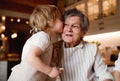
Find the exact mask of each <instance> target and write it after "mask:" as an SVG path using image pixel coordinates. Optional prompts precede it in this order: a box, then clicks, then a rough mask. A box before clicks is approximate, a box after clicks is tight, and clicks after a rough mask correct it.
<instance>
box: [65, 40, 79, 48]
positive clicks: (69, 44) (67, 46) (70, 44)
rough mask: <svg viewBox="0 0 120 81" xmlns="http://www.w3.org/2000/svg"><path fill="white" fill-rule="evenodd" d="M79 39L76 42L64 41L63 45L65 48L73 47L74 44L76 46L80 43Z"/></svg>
mask: <svg viewBox="0 0 120 81" xmlns="http://www.w3.org/2000/svg"><path fill="white" fill-rule="evenodd" d="M80 42H81V41H80V40H79V41H77V42H74V43H66V42H65V47H66V48H70V47H75V46H77V45H78V44H80Z"/></svg>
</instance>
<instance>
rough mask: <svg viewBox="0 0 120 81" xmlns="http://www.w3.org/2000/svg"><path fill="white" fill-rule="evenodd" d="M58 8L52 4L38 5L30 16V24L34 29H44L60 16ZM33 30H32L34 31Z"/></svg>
mask: <svg viewBox="0 0 120 81" xmlns="http://www.w3.org/2000/svg"><path fill="white" fill-rule="evenodd" d="M60 16H61V13H60V11H59V9H58V8H57V7H56V6H54V5H38V6H37V7H36V8H35V9H34V10H33V13H32V14H31V16H30V26H31V27H32V28H33V29H34V30H35V31H37V30H44V29H46V27H50V23H51V22H53V21H54V20H55V19H56V18H58V17H60ZM35 31H33V32H35Z"/></svg>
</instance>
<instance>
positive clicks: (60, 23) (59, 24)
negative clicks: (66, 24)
mask: <svg viewBox="0 0 120 81" xmlns="http://www.w3.org/2000/svg"><path fill="white" fill-rule="evenodd" d="M53 30H54V31H55V32H56V33H61V32H62V31H63V21H62V20H61V19H60V18H57V19H56V20H55V22H54V25H53Z"/></svg>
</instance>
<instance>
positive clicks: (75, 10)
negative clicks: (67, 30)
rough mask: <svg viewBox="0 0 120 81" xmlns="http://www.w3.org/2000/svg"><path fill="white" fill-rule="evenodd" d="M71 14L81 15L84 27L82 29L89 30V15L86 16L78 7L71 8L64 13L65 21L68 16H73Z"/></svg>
mask: <svg viewBox="0 0 120 81" xmlns="http://www.w3.org/2000/svg"><path fill="white" fill-rule="evenodd" d="M71 16H78V17H80V19H81V20H82V22H81V27H82V30H84V31H87V30H88V28H89V20H88V17H87V16H85V15H84V14H83V13H82V12H81V11H80V10H78V9H76V8H73V9H70V10H67V11H66V12H65V13H64V15H63V17H64V18H63V19H64V21H65V19H66V18H67V17H71Z"/></svg>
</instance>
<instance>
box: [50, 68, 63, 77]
mask: <svg viewBox="0 0 120 81" xmlns="http://www.w3.org/2000/svg"><path fill="white" fill-rule="evenodd" d="M60 73H61V71H60V70H59V69H58V68H57V67H53V68H52V70H51V72H50V73H49V74H48V76H49V77H51V78H56V77H58V76H59V74H60Z"/></svg>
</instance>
